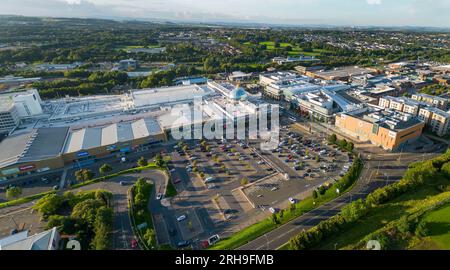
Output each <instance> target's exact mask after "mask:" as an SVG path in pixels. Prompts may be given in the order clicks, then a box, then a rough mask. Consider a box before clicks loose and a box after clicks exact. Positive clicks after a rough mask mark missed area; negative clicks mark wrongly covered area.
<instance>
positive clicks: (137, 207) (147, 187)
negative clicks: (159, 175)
mask: <svg viewBox="0 0 450 270" xmlns="http://www.w3.org/2000/svg"><path fill="white" fill-rule="evenodd" d="M152 188H153V186H152V184H150V183H147V181H146V180H145V178H139V179H138V181H137V182H136V183H135V184H134V185H133V189H132V194H133V213H134V220H135V223H136V225H140V224H142V223H144V222H146V223H147V227H146V228H143V229H141V230H140V231H139V233H140V234H141V235H142V238H143V239H144V241H145V242H146V245H147V246H148V247H152V248H154V247H156V235H155V231H154V229H153V228H152V227H151V224H152V223H151V217H150V212H149V210H148V203H149V200H150V195H151V191H152Z"/></svg>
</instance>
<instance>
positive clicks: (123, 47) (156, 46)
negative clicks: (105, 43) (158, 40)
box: [116, 45, 161, 51]
mask: <svg viewBox="0 0 450 270" xmlns="http://www.w3.org/2000/svg"><path fill="white" fill-rule="evenodd" d="M159 47H161V46H159V45H148V46H142V45H127V46H119V47H117V48H116V50H121V51H122V50H124V51H126V50H131V49H142V48H149V49H150V48H159Z"/></svg>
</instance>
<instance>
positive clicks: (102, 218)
mask: <svg viewBox="0 0 450 270" xmlns="http://www.w3.org/2000/svg"><path fill="white" fill-rule="evenodd" d="M112 224H113V210H112V209H111V208H109V207H106V206H101V207H99V208H98V209H97V213H96V216H95V221H94V238H93V239H92V242H91V246H92V248H93V249H95V250H108V249H110V248H111V237H110V236H111V231H112Z"/></svg>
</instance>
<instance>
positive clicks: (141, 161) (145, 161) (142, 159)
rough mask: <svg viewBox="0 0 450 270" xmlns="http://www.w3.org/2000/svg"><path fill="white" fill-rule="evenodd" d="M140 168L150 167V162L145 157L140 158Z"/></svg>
mask: <svg viewBox="0 0 450 270" xmlns="http://www.w3.org/2000/svg"><path fill="white" fill-rule="evenodd" d="M137 164H138V166H139V167H145V166H147V165H148V161H147V159H146V158H145V157H140V158H139V159H138V162H137Z"/></svg>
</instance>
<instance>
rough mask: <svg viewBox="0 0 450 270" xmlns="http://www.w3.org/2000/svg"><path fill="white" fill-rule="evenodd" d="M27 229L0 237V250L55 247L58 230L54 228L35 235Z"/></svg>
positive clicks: (50, 248) (51, 248)
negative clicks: (30, 233)
mask: <svg viewBox="0 0 450 270" xmlns="http://www.w3.org/2000/svg"><path fill="white" fill-rule="evenodd" d="M28 233H29V232H28V231H23V232H19V233H17V234H14V235H11V236H8V237H5V238H3V239H0V250H53V249H56V245H57V243H56V242H55V241H56V240H57V239H56V238H57V234H58V231H57V229H56V227H55V228H53V229H50V230H48V231H44V232H41V233H38V234H35V235H31V236H29V235H28Z"/></svg>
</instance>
